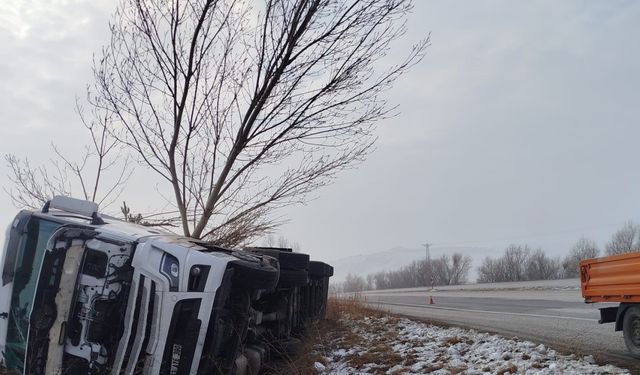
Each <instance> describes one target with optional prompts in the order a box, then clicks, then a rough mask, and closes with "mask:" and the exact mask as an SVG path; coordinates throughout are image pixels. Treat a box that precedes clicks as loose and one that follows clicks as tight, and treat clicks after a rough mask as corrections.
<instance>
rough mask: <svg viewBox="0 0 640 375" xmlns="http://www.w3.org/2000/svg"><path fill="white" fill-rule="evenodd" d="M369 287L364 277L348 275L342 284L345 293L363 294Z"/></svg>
mask: <svg viewBox="0 0 640 375" xmlns="http://www.w3.org/2000/svg"><path fill="white" fill-rule="evenodd" d="M366 287H367V282H366V281H365V280H364V278H363V277H362V276H359V275H353V274H348V275H347V277H346V278H345V280H344V283H343V284H342V290H343V291H344V292H362V291H363V290H365V289H366Z"/></svg>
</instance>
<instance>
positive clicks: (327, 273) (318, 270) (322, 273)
mask: <svg viewBox="0 0 640 375" xmlns="http://www.w3.org/2000/svg"><path fill="white" fill-rule="evenodd" d="M309 276H311V277H331V276H333V267H331V266H330V265H328V264H326V263H323V262H317V261H313V260H312V261H310V262H309Z"/></svg>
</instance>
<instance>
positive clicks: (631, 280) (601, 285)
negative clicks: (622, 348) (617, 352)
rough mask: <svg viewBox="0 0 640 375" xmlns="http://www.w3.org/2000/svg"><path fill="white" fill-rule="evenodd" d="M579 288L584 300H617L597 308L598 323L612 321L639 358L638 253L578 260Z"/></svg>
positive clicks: (630, 349) (639, 265) (639, 293)
mask: <svg viewBox="0 0 640 375" xmlns="http://www.w3.org/2000/svg"><path fill="white" fill-rule="evenodd" d="M580 287H581V290H582V297H584V301H585V302H586V303H595V302H613V303H619V305H618V306H610V307H603V308H600V320H599V323H601V324H602V323H615V330H616V331H622V333H623V336H624V343H625V344H626V346H627V349H628V350H629V352H630V353H631V355H633V356H634V357H636V358H640V252H634V253H626V254H620V255H611V256H606V257H602V258H595V259H585V260H583V261H581V262H580Z"/></svg>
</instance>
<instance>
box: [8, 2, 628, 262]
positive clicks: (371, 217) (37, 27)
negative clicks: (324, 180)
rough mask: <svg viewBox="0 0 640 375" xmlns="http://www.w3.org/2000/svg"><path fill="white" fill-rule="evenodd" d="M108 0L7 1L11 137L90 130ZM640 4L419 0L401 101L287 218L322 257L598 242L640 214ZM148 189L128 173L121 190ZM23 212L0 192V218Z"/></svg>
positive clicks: (397, 95)
mask: <svg viewBox="0 0 640 375" xmlns="http://www.w3.org/2000/svg"><path fill="white" fill-rule="evenodd" d="M113 4H114V3H113V1H112V0H100V1H96V0H49V1H45V0H31V1H25V0H2V1H1V2H0V114H1V115H2V121H1V122H0V146H1V147H0V149H1V150H2V152H3V153H16V154H17V155H19V156H29V157H30V158H33V159H34V161H36V162H37V161H40V162H41V161H44V160H46V158H47V157H48V152H49V151H50V149H49V148H48V144H49V143H50V142H52V141H53V142H56V143H58V144H60V145H61V146H62V147H63V149H64V150H66V151H67V152H68V153H72V152H73V150H74V147H77V146H78V144H80V142H79V139H81V138H82V137H84V136H85V134H84V133H82V132H83V130H82V129H81V128H80V124H79V122H78V118H77V116H76V115H75V113H74V101H75V96H76V95H81V94H82V92H83V89H84V86H85V84H86V83H87V82H89V81H90V70H89V68H90V62H91V59H92V53H93V52H94V51H99V49H100V47H101V45H102V44H104V43H105V41H106V38H107V36H108V33H107V25H106V23H107V20H108V17H109V14H110V12H111V11H112V10H113V6H114V5H113ZM639 19H640V2H634V1H606V2H604V1H595V0H594V1H562V2H559V1H552V0H549V1H527V2H514V1H450V0H447V1H444V0H443V1H425V0H419V1H416V7H415V11H414V13H413V15H412V16H411V18H410V20H409V33H408V35H407V36H406V38H405V39H403V40H402V41H400V43H398V44H397V51H398V53H400V52H402V51H403V50H406V48H407V47H408V45H410V44H411V43H412V42H414V41H416V40H417V39H419V38H421V37H423V36H424V35H426V34H427V33H429V32H431V33H432V34H431V35H432V45H431V47H430V48H429V50H428V54H427V56H426V58H425V59H424V60H423V62H422V63H421V64H420V65H419V66H417V67H415V68H414V69H413V70H412V71H411V72H410V73H409V74H407V75H406V76H404V77H402V78H401V79H400V80H399V81H398V83H397V85H396V87H395V89H394V90H392V91H391V92H389V94H388V96H389V98H390V99H391V100H392V102H394V103H397V104H400V111H401V115H399V116H398V117H396V118H393V119H391V120H388V121H385V122H384V123H381V124H380V126H379V129H378V134H379V136H380V140H379V143H378V144H377V150H376V151H375V152H374V153H373V154H372V155H371V156H370V158H369V159H368V160H367V161H366V162H365V163H364V164H362V165H361V166H360V167H359V168H358V169H355V170H351V171H346V172H345V173H343V174H342V175H341V176H340V178H339V179H338V181H337V182H336V183H335V184H334V185H332V186H330V187H327V188H325V189H323V190H321V191H319V192H317V194H316V197H317V198H316V199H315V200H313V201H311V202H310V203H309V204H308V205H306V206H300V207H296V208H292V209H288V210H286V211H285V212H284V214H286V215H288V216H289V217H290V219H291V222H290V223H289V224H287V225H286V226H284V227H283V228H282V230H281V232H280V234H283V235H285V236H286V237H288V238H290V239H291V240H294V241H298V242H299V243H300V244H301V245H302V247H303V248H305V249H307V250H309V252H310V253H311V254H312V255H314V256H315V257H317V258H324V259H334V258H338V257H342V256H347V255H353V254H359V253H367V252H377V251H382V250H386V249H388V248H391V247H393V246H397V245H402V246H407V247H417V246H419V244H421V243H423V242H425V241H429V242H432V243H434V244H436V245H468V246H483V247H493V248H496V249H501V247H502V246H503V245H505V244H507V243H509V242H521V243H528V244H531V245H534V246H543V247H544V248H545V249H547V250H548V251H549V252H550V253H552V254H560V253H562V252H564V251H566V249H567V248H568V247H570V246H571V244H572V243H573V242H574V241H575V240H576V239H577V238H578V237H579V236H581V235H586V236H589V237H592V238H594V239H595V240H597V241H598V242H599V243H600V244H601V245H603V244H604V242H605V241H606V239H607V238H608V236H609V235H610V233H611V232H612V231H614V230H615V229H616V228H617V227H619V226H620V225H622V223H623V222H624V221H626V220H629V219H635V220H636V221H638V222H640V198H639V197H640V191H639V190H640V189H639V187H640V173H638V169H640V163H639V161H640V153H639V152H638V147H637V145H638V144H640V121H639V119H640V42H638V36H639V35H640V23H639V22H638V20H639ZM78 134H81V135H78ZM6 174H7V170H6V168H5V166H4V165H3V166H2V167H1V168H0V175H6ZM4 185H5V186H7V184H6V182H5V183H4ZM150 190H153V187H152V186H147V185H145V184H144V183H143V181H141V179H137V180H136V179H134V180H133V181H132V185H131V186H130V188H129V191H128V196H127V199H128V200H131V199H134V200H135V199H140V201H141V202H143V201H144V199H145V198H142V197H145V196H149V194H148V192H149V191H150ZM141 205H151V202H144V203H142V204H141ZM15 211H16V210H15V208H13V207H12V205H11V203H10V202H9V200H8V199H7V198H4V199H0V221H2V222H6V223H8V222H9V221H10V219H11V217H12V216H13V215H14V214H15Z"/></svg>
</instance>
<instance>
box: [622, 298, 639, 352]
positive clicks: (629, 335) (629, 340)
mask: <svg viewBox="0 0 640 375" xmlns="http://www.w3.org/2000/svg"><path fill="white" fill-rule="evenodd" d="M622 333H623V335H624V343H625V345H626V346H627V349H628V350H629V353H630V354H631V355H632V356H633V357H635V358H638V359H640V306H637V305H636V306H631V307H629V308H628V309H627V311H626V312H625V314H624V319H623V321H622Z"/></svg>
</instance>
